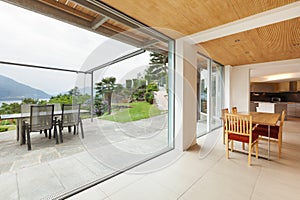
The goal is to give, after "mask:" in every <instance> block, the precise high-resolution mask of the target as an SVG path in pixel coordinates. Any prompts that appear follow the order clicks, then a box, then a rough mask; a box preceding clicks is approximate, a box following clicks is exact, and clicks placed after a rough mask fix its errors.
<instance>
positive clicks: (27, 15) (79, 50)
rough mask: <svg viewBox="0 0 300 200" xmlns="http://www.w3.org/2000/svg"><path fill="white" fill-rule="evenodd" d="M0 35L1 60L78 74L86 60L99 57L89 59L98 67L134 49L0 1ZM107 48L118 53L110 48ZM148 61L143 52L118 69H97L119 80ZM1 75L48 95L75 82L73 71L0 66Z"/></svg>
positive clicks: (63, 90) (76, 76) (76, 79)
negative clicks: (112, 46) (54, 68)
mask: <svg viewBox="0 0 300 200" xmlns="http://www.w3.org/2000/svg"><path fill="white" fill-rule="evenodd" d="M0 32H1V35H0V45H1V48H0V60H1V61H8V62H17V63H26V64H36V65H43V66H52V67H57V68H66V69H75V70H80V69H86V67H87V66H86V64H91V61H90V58H92V60H93V58H95V57H97V56H99V58H102V59H101V61H97V62H99V63H95V61H93V62H94V65H97V64H101V63H104V62H105V61H109V60H108V59H113V58H116V57H118V56H120V54H124V53H126V52H130V51H133V50H135V48H134V47H131V46H128V45H124V44H121V43H119V42H116V41H113V40H111V39H108V38H106V37H103V36H101V35H98V34H95V33H92V32H89V31H86V30H83V29H80V28H77V27H74V26H72V25H69V24H66V23H63V22H61V21H58V20H55V19H51V18H49V17H46V16H43V15H40V14H37V13H34V12H31V11H28V10H24V9H22V8H19V7H16V6H13V5H10V4H7V3H4V2H1V1H0ZM111 44H114V47H115V48H117V49H121V51H120V50H119V51H115V50H114V49H112V48H109V46H111ZM108 49H109V50H110V51H107V50H108ZM107 52H111V55H108V54H109V53H107ZM121 52H122V53H121ZM101 55H102V56H101ZM103 55H105V56H106V60H105V59H103ZM94 60H95V59H94ZM98 60H99V59H98ZM148 62H149V53H145V54H142V55H140V56H138V57H137V58H134V59H131V60H129V61H126V62H123V63H122V66H121V64H117V65H114V66H112V67H110V68H108V69H106V70H102V73H101V76H111V75H114V76H116V77H117V79H123V78H124V77H122V76H123V75H124V74H128V72H129V71H132V70H135V68H141V66H145V65H146V64H147V63H148ZM124 65H125V66H124ZM126 66H127V67H126ZM142 68H143V67H142ZM128 70H129V71H128ZM0 74H1V75H4V76H7V77H10V78H13V79H15V80H16V81H18V82H21V83H24V84H27V85H29V86H32V87H34V88H38V89H41V90H43V91H45V92H47V93H49V94H58V93H60V92H65V91H68V90H70V89H71V88H73V87H74V86H75V82H76V81H77V82H78V75H77V74H76V73H66V72H57V71H50V70H41V69H32V68H23V67H13V66H6V65H0ZM129 74H131V75H132V73H129ZM98 76H100V75H98ZM97 78H98V79H100V77H96V79H97ZM79 79H80V78H79Z"/></svg>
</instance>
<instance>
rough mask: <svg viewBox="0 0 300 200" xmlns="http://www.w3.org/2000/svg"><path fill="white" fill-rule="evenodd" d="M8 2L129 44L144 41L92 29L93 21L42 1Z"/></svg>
mask: <svg viewBox="0 0 300 200" xmlns="http://www.w3.org/2000/svg"><path fill="white" fill-rule="evenodd" d="M4 1H5V2H7V3H10V4H13V5H16V6H19V7H22V8H25V9H27V10H30V11H33V12H36V13H39V14H42V15H45V16H48V17H51V18H54V19H57V20H60V21H63V22H66V23H68V24H72V25H75V26H77V27H79V28H83V29H86V30H88V31H92V32H95V33H97V34H100V35H104V36H106V37H109V38H113V39H116V40H118V41H121V42H124V43H127V44H129V45H133V46H136V47H139V48H140V47H142V46H143V43H142V42H141V41H138V40H137V39H134V38H132V37H128V36H126V35H124V34H120V33H118V32H116V31H112V30H109V29H107V28H104V27H99V28H97V29H95V30H94V29H92V23H91V22H88V21H87V20H84V19H81V18H79V17H77V16H74V15H71V14H69V13H66V12H64V11H62V10H59V9H57V8H54V7H52V6H49V5H47V4H44V3H41V2H39V1H36V0H4Z"/></svg>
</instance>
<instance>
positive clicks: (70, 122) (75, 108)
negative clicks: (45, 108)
mask: <svg viewBox="0 0 300 200" xmlns="http://www.w3.org/2000/svg"><path fill="white" fill-rule="evenodd" d="M79 124H80V128H81V136H82V138H84V133H83V126H82V120H81V118H80V104H63V105H62V115H61V119H59V120H58V125H59V135H60V142H63V136H62V131H63V128H64V127H68V130H70V127H72V126H73V127H74V135H75V134H78V128H79Z"/></svg>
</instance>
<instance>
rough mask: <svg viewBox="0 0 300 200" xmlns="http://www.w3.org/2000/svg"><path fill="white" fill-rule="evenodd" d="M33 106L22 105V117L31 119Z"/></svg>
mask: <svg viewBox="0 0 300 200" xmlns="http://www.w3.org/2000/svg"><path fill="white" fill-rule="evenodd" d="M32 105H33V104H21V116H22V117H29V116H30V107H31V106H32Z"/></svg>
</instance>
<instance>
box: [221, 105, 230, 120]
mask: <svg viewBox="0 0 300 200" xmlns="http://www.w3.org/2000/svg"><path fill="white" fill-rule="evenodd" d="M225 113H229V110H228V108H224V109H222V120H223V121H224V123H225Z"/></svg>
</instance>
